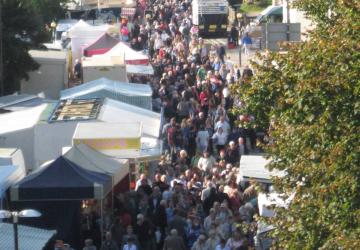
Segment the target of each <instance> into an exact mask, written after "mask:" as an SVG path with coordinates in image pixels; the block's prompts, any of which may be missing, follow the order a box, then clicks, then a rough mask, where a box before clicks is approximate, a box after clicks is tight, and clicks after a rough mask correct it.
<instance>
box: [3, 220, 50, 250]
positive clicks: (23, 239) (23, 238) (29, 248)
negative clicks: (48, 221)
mask: <svg viewBox="0 0 360 250" xmlns="http://www.w3.org/2000/svg"><path fill="white" fill-rule="evenodd" d="M55 233H56V231H55V230H44V229H40V228H36V227H29V226H23V225H18V240H19V247H20V249H21V250H33V249H43V248H44V247H45V245H46V243H47V242H48V241H49V240H50V238H51V237H52V236H53V235H54V234H55ZM0 235H1V237H0V249H15V247H14V228H13V225H12V224H10V223H0Z"/></svg>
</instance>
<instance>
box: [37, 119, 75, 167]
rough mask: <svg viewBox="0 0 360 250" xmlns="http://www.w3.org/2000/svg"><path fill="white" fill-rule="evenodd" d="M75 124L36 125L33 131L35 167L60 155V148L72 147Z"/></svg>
mask: <svg viewBox="0 0 360 250" xmlns="http://www.w3.org/2000/svg"><path fill="white" fill-rule="evenodd" d="M76 125H77V122H57V123H45V124H37V125H36V126H35V129H34V134H35V136H34V162H35V164H36V166H40V165H42V164H43V163H45V162H47V161H49V160H53V159H56V158H57V157H59V156H60V155H62V148H63V147H66V146H71V145H72V137H73V134H74V131H75V129H76Z"/></svg>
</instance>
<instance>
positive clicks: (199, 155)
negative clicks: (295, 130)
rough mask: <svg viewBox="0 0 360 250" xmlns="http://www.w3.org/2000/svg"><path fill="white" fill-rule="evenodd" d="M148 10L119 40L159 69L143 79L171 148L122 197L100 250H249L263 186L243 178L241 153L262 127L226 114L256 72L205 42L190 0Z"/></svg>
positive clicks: (170, 0)
mask: <svg viewBox="0 0 360 250" xmlns="http://www.w3.org/2000/svg"><path fill="white" fill-rule="evenodd" d="M139 6H140V7H141V8H143V6H142V5H139ZM148 9H151V10H152V13H147V14H144V15H143V14H142V13H144V12H143V9H142V11H140V12H139V13H141V14H140V15H137V17H136V18H135V19H134V20H133V21H132V22H131V25H129V23H125V24H123V25H122V27H121V36H122V39H123V40H124V41H129V42H130V45H131V47H132V48H133V49H135V50H138V51H140V50H145V51H147V53H148V54H149V57H150V59H151V63H152V65H153V66H154V69H155V75H154V76H153V77H152V78H150V79H145V80H144V81H149V84H150V85H151V86H152V88H153V93H154V94H153V98H154V102H155V104H157V105H158V106H159V107H162V108H163V110H164V117H165V119H166V124H165V125H164V126H163V129H162V138H161V139H162V141H163V149H164V154H163V156H162V158H161V161H160V162H159V164H158V167H157V169H156V171H155V175H154V177H153V178H150V177H148V176H146V175H145V174H142V175H141V176H140V179H139V180H138V181H137V183H136V189H135V191H134V192H130V193H128V194H121V195H119V196H118V197H117V199H116V200H115V208H116V211H115V219H113V220H110V222H109V223H107V226H106V229H107V230H108V232H107V233H106V237H105V240H104V241H103V244H102V246H101V250H110V249H111V250H115V249H124V250H135V249H140V250H153V249H154V250H155V249H164V250H183V249H184V250H185V249H191V250H215V249H216V250H235V249H252V248H253V247H254V240H253V238H254V234H255V230H256V222H254V215H255V214H256V213H257V205H256V197H257V192H256V189H255V184H254V183H249V184H247V185H239V182H238V180H237V176H238V171H239V163H240V158H241V156H242V155H244V154H248V153H249V152H250V151H252V150H256V133H255V131H254V130H252V129H246V128H244V127H242V126H241V124H242V122H247V121H249V120H251V119H252V117H248V116H245V115H240V116H239V117H235V116H234V115H232V114H231V112H229V111H230V110H231V109H232V107H233V105H235V104H234V103H236V105H239V104H238V102H237V101H235V100H234V99H233V98H232V96H231V94H230V90H229V89H230V86H231V85H232V84H233V83H235V82H238V81H244V82H246V81H247V80H248V79H249V78H251V77H252V75H253V73H252V71H251V69H249V68H248V67H245V69H244V70H243V72H240V68H239V66H238V65H235V64H233V63H232V62H231V61H230V60H229V58H227V57H226V49H225V48H224V47H223V46H209V45H207V44H205V42H204V40H203V39H202V38H201V37H199V36H198V28H197V27H196V26H195V25H193V24H192V20H191V2H190V1H189V0H157V1H155V2H153V3H152V4H151V5H150V6H148ZM145 13H146V12H145ZM234 28H235V29H236V27H232V30H231V33H234V32H236V31H234ZM239 124H240V125H239ZM86 245H87V246H86V247H85V248H84V249H86V250H91V249H95V248H92V246H91V245H92V242H91V240H87V242H86Z"/></svg>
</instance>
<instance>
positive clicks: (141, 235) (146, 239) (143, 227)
mask: <svg viewBox="0 0 360 250" xmlns="http://www.w3.org/2000/svg"><path fill="white" fill-rule="evenodd" d="M134 232H135V234H136V236H137V237H138V240H139V245H140V249H142V250H150V249H151V246H152V242H153V235H154V230H153V228H152V225H151V224H150V222H149V221H147V220H145V218H144V215H142V214H138V215H137V222H136V225H135V228H134Z"/></svg>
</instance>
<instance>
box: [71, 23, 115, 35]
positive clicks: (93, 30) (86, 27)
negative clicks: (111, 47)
mask: <svg viewBox="0 0 360 250" xmlns="http://www.w3.org/2000/svg"><path fill="white" fill-rule="evenodd" d="M111 29H113V26H112V25H108V24H104V25H90V24H88V23H86V22H84V21H82V20H80V21H79V22H78V23H77V24H75V25H74V26H73V27H71V28H70V29H69V31H68V36H69V37H70V38H75V37H81V38H96V37H99V36H100V35H102V34H104V33H105V32H107V31H109V30H111Z"/></svg>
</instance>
